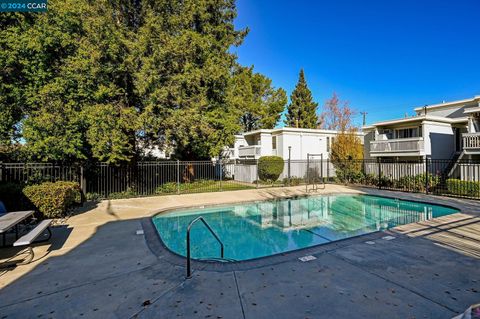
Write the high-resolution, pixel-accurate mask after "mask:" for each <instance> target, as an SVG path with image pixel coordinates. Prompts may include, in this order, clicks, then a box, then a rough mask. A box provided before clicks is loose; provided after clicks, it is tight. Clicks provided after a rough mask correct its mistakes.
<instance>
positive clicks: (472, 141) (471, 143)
mask: <svg viewBox="0 0 480 319" xmlns="http://www.w3.org/2000/svg"><path fill="white" fill-rule="evenodd" d="M462 142H463V149H464V150H466V151H472V150H476V151H478V150H480V133H464V134H462Z"/></svg>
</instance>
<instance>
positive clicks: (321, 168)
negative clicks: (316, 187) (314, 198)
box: [320, 153, 325, 185]
mask: <svg viewBox="0 0 480 319" xmlns="http://www.w3.org/2000/svg"><path fill="white" fill-rule="evenodd" d="M320 175H321V176H322V184H323V185H325V178H324V177H323V153H322V154H320Z"/></svg>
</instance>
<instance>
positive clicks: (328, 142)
mask: <svg viewBox="0 0 480 319" xmlns="http://www.w3.org/2000/svg"><path fill="white" fill-rule="evenodd" d="M327 152H330V136H327Z"/></svg>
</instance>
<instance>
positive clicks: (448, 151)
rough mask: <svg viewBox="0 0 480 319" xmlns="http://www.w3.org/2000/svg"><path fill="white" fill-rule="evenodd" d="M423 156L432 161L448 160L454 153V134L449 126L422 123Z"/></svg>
mask: <svg viewBox="0 0 480 319" xmlns="http://www.w3.org/2000/svg"><path fill="white" fill-rule="evenodd" d="M423 138H424V143H425V144H424V145H425V154H426V155H427V156H431V158H432V159H450V158H451V157H452V155H453V153H454V151H455V148H454V132H453V128H452V126H451V125H450V124H446V123H435V122H424V123H423Z"/></svg>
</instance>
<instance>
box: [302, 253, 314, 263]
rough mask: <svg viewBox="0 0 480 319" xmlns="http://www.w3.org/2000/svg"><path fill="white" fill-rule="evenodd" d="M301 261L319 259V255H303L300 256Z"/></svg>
mask: <svg viewBox="0 0 480 319" xmlns="http://www.w3.org/2000/svg"><path fill="white" fill-rule="evenodd" d="M298 259H299V260H300V261H301V262H303V263H304V262H307V261H312V260H315V259H317V257H315V256H312V255H308V256H303V257H300V258H298Z"/></svg>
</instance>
